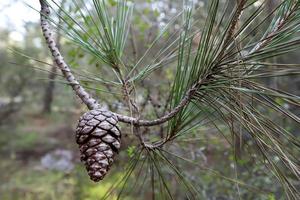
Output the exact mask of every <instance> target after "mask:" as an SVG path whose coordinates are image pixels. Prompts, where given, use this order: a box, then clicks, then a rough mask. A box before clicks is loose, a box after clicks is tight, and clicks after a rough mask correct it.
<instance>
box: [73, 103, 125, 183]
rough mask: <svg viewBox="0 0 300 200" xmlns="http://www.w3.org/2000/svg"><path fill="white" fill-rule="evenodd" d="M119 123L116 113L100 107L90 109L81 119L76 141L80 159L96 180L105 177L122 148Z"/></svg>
mask: <svg viewBox="0 0 300 200" xmlns="http://www.w3.org/2000/svg"><path fill="white" fill-rule="evenodd" d="M117 123H118V118H117V117H116V116H115V115H114V114H112V113H111V112H109V111H103V110H99V109H97V110H92V111H89V112H87V113H85V114H84V115H83V116H81V117H80V119H79V123H78V126H77V129H76V142H77V144H79V150H80V154H81V158H80V159H81V161H82V162H83V163H84V164H85V167H86V169H87V171H88V174H89V176H90V178H91V180H93V181H95V182H98V181H100V180H102V179H103V178H104V176H105V175H106V174H107V172H108V170H109V168H110V167H111V165H112V163H113V161H114V160H113V159H114V155H115V154H116V153H118V150H119V149H120V142H121V132H120V130H119V128H118V127H117Z"/></svg>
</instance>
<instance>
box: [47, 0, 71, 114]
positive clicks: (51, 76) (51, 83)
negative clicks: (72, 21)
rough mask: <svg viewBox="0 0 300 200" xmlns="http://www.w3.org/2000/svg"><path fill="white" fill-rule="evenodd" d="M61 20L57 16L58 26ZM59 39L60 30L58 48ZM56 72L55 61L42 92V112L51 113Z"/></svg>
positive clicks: (58, 40)
mask: <svg viewBox="0 0 300 200" xmlns="http://www.w3.org/2000/svg"><path fill="white" fill-rule="evenodd" d="M65 1H66V0H62V1H61V3H60V6H61V7H63V5H64V4H65ZM61 12H62V9H60V10H59V11H58V16H61ZM61 22H62V20H61V19H60V18H59V21H58V26H60V24H61ZM60 40H61V33H60V30H58V31H57V35H56V44H57V46H58V48H60V42H61V41H60ZM56 72H57V66H56V64H55V62H53V66H52V68H51V72H50V74H49V77H48V78H49V83H48V84H47V86H46V89H45V94H44V106H43V112H44V113H51V111H52V102H53V96H54V95H53V94H54V89H55V79H56Z"/></svg>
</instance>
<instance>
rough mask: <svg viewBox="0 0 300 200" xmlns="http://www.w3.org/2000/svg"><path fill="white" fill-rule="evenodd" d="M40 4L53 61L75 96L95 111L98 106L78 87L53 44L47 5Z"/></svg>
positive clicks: (54, 43)
mask: <svg viewBox="0 0 300 200" xmlns="http://www.w3.org/2000/svg"><path fill="white" fill-rule="evenodd" d="M40 4H41V28H42V31H43V35H44V37H45V39H46V42H47V44H48V47H49V49H50V51H51V52H52V56H53V60H54V61H55V63H56V64H57V66H58V67H59V69H60V70H61V71H62V73H63V75H64V77H65V78H66V79H67V81H68V82H69V83H70V85H71V87H72V88H73V90H74V91H75V93H76V94H77V96H78V97H79V98H80V99H81V100H82V102H83V103H84V104H86V105H87V107H88V108H89V109H96V108H99V104H98V103H97V101H96V100H95V99H94V98H93V97H92V96H91V95H90V94H89V93H88V92H86V91H85V89H84V88H83V87H82V86H81V85H80V83H79V82H78V81H77V80H76V78H75V77H74V75H73V73H72V72H71V70H70V67H69V66H68V65H67V63H66V62H65V60H64V58H63V56H62V55H61V53H60V51H59V49H58V47H57V44H56V42H55V38H54V36H53V35H54V34H53V32H52V30H51V28H50V25H49V22H48V21H47V18H48V17H49V15H50V9H49V6H48V4H47V3H46V1H45V0H40Z"/></svg>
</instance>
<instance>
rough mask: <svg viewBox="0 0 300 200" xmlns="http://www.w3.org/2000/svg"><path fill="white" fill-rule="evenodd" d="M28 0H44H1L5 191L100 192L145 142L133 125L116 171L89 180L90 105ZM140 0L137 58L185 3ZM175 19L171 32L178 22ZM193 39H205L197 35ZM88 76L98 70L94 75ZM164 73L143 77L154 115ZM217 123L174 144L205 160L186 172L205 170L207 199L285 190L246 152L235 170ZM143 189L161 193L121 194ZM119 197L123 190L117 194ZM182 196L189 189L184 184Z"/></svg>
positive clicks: (292, 88)
mask: <svg viewBox="0 0 300 200" xmlns="http://www.w3.org/2000/svg"><path fill="white" fill-rule="evenodd" d="M108 2H109V5H110V7H111V8H113V7H114V6H115V5H114V1H108ZM194 2H195V4H197V7H198V8H199V9H200V11H201V12H199V15H202V14H203V15H205V13H206V12H207V11H206V6H205V5H206V4H207V1H204V0H203V1H200V0H195V1H194ZM25 3H27V4H29V5H31V6H33V7H34V8H36V9H39V5H38V1H18V0H5V1H4V0H1V1H0V20H1V21H0V157H1V160H0V199H2V200H15V199H22V200H31V199H41V200H46V199H62V200H64V199H66V200H67V199H86V200H88V199H89V200H94V199H101V198H102V197H103V196H104V195H105V194H106V192H107V190H109V188H110V187H111V186H112V185H113V184H114V183H115V182H116V181H117V180H118V179H119V178H120V177H122V176H123V175H124V172H125V170H124V168H126V163H128V160H130V158H131V157H132V152H133V151H134V150H135V143H136V142H135V141H134V139H133V137H130V130H128V131H127V132H128V137H127V135H126V134H127V133H126V131H124V132H125V133H123V134H124V137H123V140H124V141H123V144H122V151H121V153H120V154H119V155H118V156H117V159H116V163H115V164H114V166H113V169H112V171H111V172H110V173H109V175H108V176H107V177H106V178H105V180H103V181H101V182H100V183H93V182H91V181H90V180H89V177H88V176H87V174H86V171H85V169H84V166H83V165H82V164H81V163H80V162H79V151H78V148H77V145H76V143H75V138H74V130H75V127H76V123H77V120H78V118H79V116H80V115H81V114H82V113H83V112H84V111H86V108H85V106H84V105H82V103H81V102H80V101H79V100H78V99H77V98H76V97H75V95H74V94H73V92H72V90H71V89H70V88H69V86H67V85H66V84H65V82H64V79H62V77H61V74H60V72H59V71H58V70H55V68H53V67H52V66H50V65H49V64H52V60H51V57H50V54H49V52H48V49H47V48H46V45H45V44H44V40H43V38H42V34H41V30H40V26H39V21H38V20H39V13H38V12H37V11H35V10H34V9H32V8H30V7H29V6H28V5H26V4H25ZM60 3H61V6H62V7H64V8H65V9H66V10H68V11H69V12H75V13H76V10H72V9H74V8H73V7H70V5H69V1H66V0H62V1H61V2H60ZM277 3H278V2H277V1H275V0H274V1H272V0H271V1H269V3H268V6H269V11H270V12H271V11H272V10H273V9H274V8H275V6H276V5H277ZM135 4H136V5H135V6H136V7H135V10H134V13H133V23H132V26H131V28H130V35H129V41H128V44H127V45H128V48H127V49H128V51H131V52H132V58H130V59H133V60H134V59H137V58H138V57H140V56H141V55H142V53H143V52H144V51H145V50H146V48H147V45H149V44H150V43H151V41H153V40H154V39H155V37H156V35H157V33H158V32H159V31H160V30H161V29H162V27H164V26H165V25H166V24H167V22H168V21H169V20H171V19H172V17H173V16H174V15H176V14H177V13H178V12H179V10H180V9H181V8H182V1H179V0H178V1H170V0H160V1H154V0H146V1H139V0H137V1H135ZM58 12H59V11H58ZM199 19H201V16H199ZM203 20H204V18H203ZM58 23H59V22H58ZM176 26H178V25H176V24H175V25H174V27H172V28H173V30H172V29H170V32H172V31H174V30H176ZM57 42H58V43H59V44H60V46H61V47H62V48H61V49H62V51H63V52H64V54H65V57H66V60H67V61H68V62H69V63H70V65H71V66H72V67H73V68H74V70H75V72H76V73H77V74H80V75H82V77H81V81H82V82H83V83H84V85H85V86H86V87H87V88H90V89H91V91H93V93H94V94H97V95H98V96H100V97H101V98H102V99H104V100H105V104H106V106H109V107H111V109H113V110H122V109H123V107H124V105H123V104H122V103H119V101H118V99H119V98H120V97H118V94H115V93H114V92H113V91H112V90H111V88H110V87H109V86H107V85H105V84H102V83H101V81H99V80H98V79H97V73H98V71H97V70H98V69H99V68H101V64H100V63H99V62H97V60H96V59H95V58H93V57H91V56H90V55H86V54H85V53H84V51H83V50H82V49H81V48H80V47H78V46H75V45H72V44H71V43H70V41H69V40H67V39H66V38H65V37H64V35H63V34H62V33H58V34H57ZM194 42H195V43H196V44H197V42H198V41H197V38H195V41H194ZM157 48H159V46H158V47H157ZM299 53H300V51H297V52H293V53H289V54H288V55H284V56H281V57H279V58H276V59H277V62H279V63H300V58H299ZM34 59H36V60H34ZM37 60H39V61H43V62H45V63H46V64H45V63H42V62H39V61H37ZM47 63H48V64H47ZM84 76H88V77H93V80H94V81H93V83H92V84H91V83H90V80H91V79H88V80H86V79H85V78H84ZM155 76H156V77H158V78H161V77H165V79H164V82H157V80H158V78H157V80H156V79H155V78H154V79H152V80H146V81H145V82H144V84H145V85H146V86H148V87H147V88H149V89H148V91H146V93H144V94H143V96H142V97H141V98H144V97H145V96H147V98H148V99H147V102H146V103H149V104H150V105H149V108H148V109H149V110H154V111H156V112H157V113H152V114H151V115H149V116H150V118H151V117H152V118H153V117H155V116H156V115H157V116H159V115H160V112H161V110H162V109H163V108H162V107H163V106H164V104H163V103H164V102H162V100H161V99H163V98H162V95H163V94H161V93H159V92H158V91H168V90H169V89H170V81H169V80H168V78H170V79H171V78H172V75H171V74H170V72H169V74H168V72H160V71H157V72H155ZM263 81H264V82H265V84H266V85H268V86H269V87H272V88H278V89H282V90H285V91H288V92H290V93H293V94H295V95H298V96H299V95H300V77H299V76H289V77H275V78H274V77H273V78H268V79H264V80H263ZM157 88H159V90H158V89H157ZM145 94H146V95H145ZM277 103H279V104H281V105H282V106H283V107H285V108H287V109H289V110H292V111H293V113H294V114H296V115H297V116H299V115H300V109H299V107H293V106H292V105H289V104H286V103H284V102H280V99H278V102H277ZM266 112H268V111H266ZM281 119H282V120H280V121H277V123H280V125H281V126H282V127H284V128H285V129H286V130H288V131H290V132H291V133H293V134H294V135H295V136H296V137H298V138H299V137H300V131H299V130H300V127H299V124H298V125H297V124H293V123H291V122H290V121H287V120H285V119H284V118H281ZM210 130H212V129H210V128H209V127H208V128H205V127H202V130H201V131H202V132H205V134H202V135H201V137H200V136H197V137H196V136H195V137H194V138H193V139H190V140H188V139H185V140H182V141H181V144H180V145H181V148H179V147H178V148H177V149H174V150H175V151H177V152H179V153H180V154H181V155H184V156H185V157H186V158H190V159H191V160H194V161H197V162H198V163H199V165H201V166H199V169H195V167H194V166H193V165H190V166H189V165H182V166H184V169H185V176H190V178H191V179H192V180H197V183H198V184H199V185H200V190H201V193H202V195H203V196H202V198H203V199H216V200H227V199H266V200H273V199H284V198H285V197H284V191H283V190H282V187H281V186H280V183H279V182H278V181H276V179H275V178H274V177H273V175H272V174H271V173H270V172H268V170H267V169H266V167H265V165H263V164H262V163H259V162H255V161H253V160H252V159H248V158H247V157H241V158H240V159H239V160H238V164H239V168H240V169H239V170H240V172H239V174H236V171H235V170H234V168H235V167H234V166H235V165H234V163H235V157H234V154H233V152H232V149H231V148H230V145H228V144H227V143H226V141H224V139H222V137H221V136H220V135H218V134H217V133H216V132H215V130H212V131H210ZM287 145H288V144H287ZM173 148H176V146H173ZM295 154H296V155H298V157H299V149H295ZM166 173H167V172H166ZM131 176H133V177H135V176H136V177H138V176H139V175H138V174H133V175H131ZM167 180H168V184H170V185H171V187H172V188H173V189H174V190H177V191H178V192H180V191H181V187H183V186H182V185H180V184H178V183H177V182H176V180H174V179H173V178H172V176H169V177H168V178H167ZM132 181H134V178H133V180H132ZM128 184H133V182H128ZM294 184H295V185H296V186H297V188H298V189H299V188H300V182H299V180H294ZM140 193H143V195H142V196H143V197H144V198H145V199H151V198H152V194H151V190H150V189H149V191H147V190H146V189H143V190H140V191H132V192H128V194H127V195H125V196H127V197H126V198H125V197H123V198H122V199H141V197H140V196H139V195H140ZM116 198H117V193H115V194H112V196H110V197H109V198H108V199H116ZM175 199H176V198H175ZM177 199H184V197H182V196H181V194H177Z"/></svg>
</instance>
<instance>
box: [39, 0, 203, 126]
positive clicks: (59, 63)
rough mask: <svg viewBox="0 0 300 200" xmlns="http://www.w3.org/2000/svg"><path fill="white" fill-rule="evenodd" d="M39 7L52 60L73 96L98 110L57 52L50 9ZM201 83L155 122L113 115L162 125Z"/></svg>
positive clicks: (138, 123)
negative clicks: (70, 88) (50, 19)
mask: <svg viewBox="0 0 300 200" xmlns="http://www.w3.org/2000/svg"><path fill="white" fill-rule="evenodd" d="M40 5H41V28H42V31H43V35H44V38H45V40H46V43H47V45H48V47H49V49H50V51H51V53H52V57H53V60H54V61H55V63H56V64H57V66H58V68H59V69H60V70H61V72H62V73H63V75H64V77H65V78H66V80H67V81H68V83H69V84H70V85H71V87H72V88H73V90H74V92H75V94H76V95H77V96H78V97H79V98H80V99H81V100H82V102H83V103H84V104H86V105H87V107H88V108H89V109H90V110H93V109H100V108H101V107H100V104H99V103H98V101H97V100H96V99H94V98H93V97H92V96H91V95H90V94H89V93H88V92H87V91H86V90H85V89H84V88H83V87H82V86H81V85H80V83H79V82H78V81H77V80H76V78H75V76H74V75H73V73H72V72H71V69H70V67H69V66H68V65H67V63H66V62H65V60H64V58H63V56H62V54H61V53H60V51H59V48H58V46H57V44H56V42H55V38H54V33H53V31H52V29H51V26H50V23H49V22H48V20H47V19H48V18H49V15H50V8H49V5H48V4H47V2H46V0H40ZM201 82H202V80H201V81H199V82H198V83H197V84H195V85H194V86H193V87H192V88H190V89H189V90H188V91H187V93H186V95H185V96H184V98H183V99H182V100H181V102H180V103H179V104H178V105H177V106H176V107H175V108H174V109H173V110H172V111H170V112H169V113H167V114H165V115H164V116H163V117H161V118H158V119H155V120H140V119H137V118H133V117H129V116H124V115H120V114H117V113H114V114H115V115H116V116H117V117H118V119H119V121H121V122H124V123H129V124H132V125H134V126H155V125H159V124H162V123H165V122H167V121H169V120H170V119H172V118H173V117H174V116H175V115H176V114H177V113H178V112H180V111H181V110H182V109H183V108H184V107H185V106H186V105H187V104H188V103H189V102H190V100H191V99H192V97H193V95H194V94H195V92H196V90H197V89H198V88H199V86H200V85H201Z"/></svg>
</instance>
